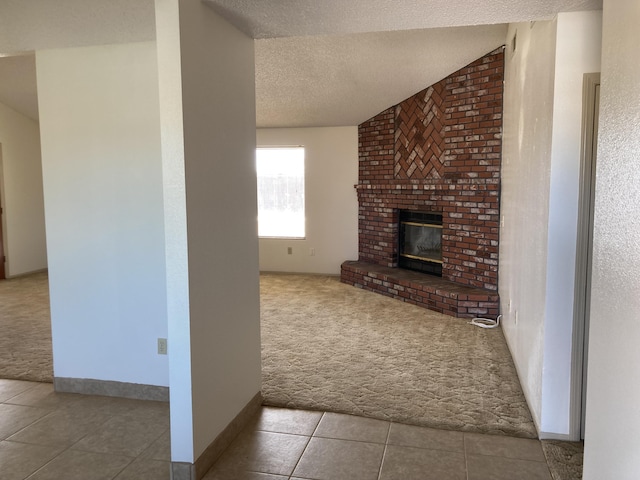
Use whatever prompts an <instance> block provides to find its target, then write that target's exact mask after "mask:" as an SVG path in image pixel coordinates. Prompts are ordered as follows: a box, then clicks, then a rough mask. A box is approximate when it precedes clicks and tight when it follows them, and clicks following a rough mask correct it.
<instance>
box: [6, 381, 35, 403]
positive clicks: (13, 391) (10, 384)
mask: <svg viewBox="0 0 640 480" xmlns="http://www.w3.org/2000/svg"><path fill="white" fill-rule="evenodd" d="M36 385H37V384H36V383H33V382H23V381H22V380H4V379H0V403H1V402H6V401H7V400H9V399H10V398H11V397H15V396H16V395H18V394H20V393H22V392H24V391H25V390H29V389H30V388H33V387H35V386H36Z"/></svg>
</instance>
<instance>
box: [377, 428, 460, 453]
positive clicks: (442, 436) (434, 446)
mask: <svg viewBox="0 0 640 480" xmlns="http://www.w3.org/2000/svg"><path fill="white" fill-rule="evenodd" d="M387 443H388V444H389V445H400V446H404V447H417V448H428V449H431V450H448V451H451V452H464V434H463V433H462V432H454V431H452V430H436V429H433V428H426V427H416V426H414V425H402V424H400V423H392V424H391V429H390V430H389V440H388V442H387Z"/></svg>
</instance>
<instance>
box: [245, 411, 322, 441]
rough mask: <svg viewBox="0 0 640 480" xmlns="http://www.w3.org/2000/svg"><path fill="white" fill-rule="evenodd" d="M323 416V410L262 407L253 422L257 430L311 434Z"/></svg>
mask: <svg viewBox="0 0 640 480" xmlns="http://www.w3.org/2000/svg"><path fill="white" fill-rule="evenodd" d="M321 418H322V412H311V411H307V410H291V409H288V408H274V407H262V410H261V411H260V413H259V414H258V416H257V417H256V420H255V421H254V422H252V425H253V426H254V429H255V430H261V431H264V432H275V433H290V434H293V435H307V436H311V434H313V432H314V430H315V429H316V427H317V426H318V422H319V421H320V419H321Z"/></svg>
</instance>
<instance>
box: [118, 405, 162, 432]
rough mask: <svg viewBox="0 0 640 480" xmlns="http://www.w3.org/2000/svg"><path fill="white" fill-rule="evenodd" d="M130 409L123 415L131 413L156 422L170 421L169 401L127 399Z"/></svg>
mask: <svg viewBox="0 0 640 480" xmlns="http://www.w3.org/2000/svg"><path fill="white" fill-rule="evenodd" d="M124 400H125V402H126V403H127V405H128V406H129V407H130V408H131V410H130V411H128V412H125V413H123V414H122V415H130V416H133V417H137V418H144V419H148V420H151V421H154V422H161V421H166V422H167V426H168V422H169V402H156V401H150V400H126V399H124Z"/></svg>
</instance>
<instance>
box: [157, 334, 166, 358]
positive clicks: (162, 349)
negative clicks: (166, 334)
mask: <svg viewBox="0 0 640 480" xmlns="http://www.w3.org/2000/svg"><path fill="white" fill-rule="evenodd" d="M166 354H167V339H166V338H159V339H158V355H166Z"/></svg>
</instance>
